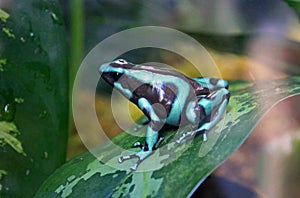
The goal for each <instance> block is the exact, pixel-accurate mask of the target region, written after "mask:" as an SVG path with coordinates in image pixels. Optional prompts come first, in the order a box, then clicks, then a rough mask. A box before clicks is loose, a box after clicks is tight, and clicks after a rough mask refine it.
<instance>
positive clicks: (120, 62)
mask: <svg viewBox="0 0 300 198" xmlns="http://www.w3.org/2000/svg"><path fill="white" fill-rule="evenodd" d="M115 63H117V64H120V65H125V64H128V63H127V61H126V60H124V59H118V60H116V61H115Z"/></svg>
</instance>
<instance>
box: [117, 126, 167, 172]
mask: <svg viewBox="0 0 300 198" xmlns="http://www.w3.org/2000/svg"><path fill="white" fill-rule="evenodd" d="M151 125H152V122H150V123H149V125H148V127H147V132H146V142H145V145H144V146H142V144H141V143H140V142H136V143H135V144H134V146H135V147H140V148H141V151H139V152H137V153H134V154H131V155H127V156H122V157H120V158H119V163H122V162H124V161H125V160H129V159H133V158H137V159H138V161H137V162H136V163H135V164H134V165H133V166H131V167H130V169H131V170H132V171H135V170H136V169H137V167H138V166H139V164H140V163H142V162H143V161H144V160H145V159H146V158H147V157H149V156H150V155H152V154H153V152H154V150H155V149H156V148H157V147H158V145H159V144H160V143H161V141H162V140H163V138H161V137H159V132H158V131H156V130H154V128H155V127H153V126H151Z"/></svg>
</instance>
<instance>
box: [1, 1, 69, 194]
mask: <svg viewBox="0 0 300 198" xmlns="http://www.w3.org/2000/svg"><path fill="white" fill-rule="evenodd" d="M8 2H9V3H8ZM0 4H1V10H0V26H1V28H0V139H2V144H0V170H2V171H5V173H6V174H2V177H1V178H0V184H1V185H2V188H1V189H0V197H32V196H33V194H34V193H35V192H36V191H37V189H38V188H39V186H40V185H41V183H42V181H44V180H45V178H47V177H48V176H49V175H50V174H51V173H52V172H53V171H54V170H55V169H56V168H57V167H59V166H60V165H61V164H62V163H64V162H65V153H66V144H67V134H68V92H67V88H68V79H67V76H68V73H67V61H66V59H67V56H66V41H65V29H64V26H63V23H62V22H63V21H62V16H61V11H60V7H59V4H58V1H56V0H50V1H40V0H25V1H7V3H4V4H2V3H0ZM4 123H5V125H4ZM1 130H2V131H1ZM16 132H18V134H16ZM0 143H1V141H0ZM16 151H17V152H16ZM24 153H26V155H25V154H24Z"/></svg>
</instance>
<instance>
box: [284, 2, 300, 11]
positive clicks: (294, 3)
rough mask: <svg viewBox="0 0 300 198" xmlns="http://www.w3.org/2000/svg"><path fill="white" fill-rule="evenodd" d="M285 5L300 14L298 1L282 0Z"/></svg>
mask: <svg viewBox="0 0 300 198" xmlns="http://www.w3.org/2000/svg"><path fill="white" fill-rule="evenodd" d="M284 1H285V2H286V3H287V4H289V5H290V6H291V7H292V8H294V9H295V11H296V12H297V13H298V14H300V1H299V0H284Z"/></svg>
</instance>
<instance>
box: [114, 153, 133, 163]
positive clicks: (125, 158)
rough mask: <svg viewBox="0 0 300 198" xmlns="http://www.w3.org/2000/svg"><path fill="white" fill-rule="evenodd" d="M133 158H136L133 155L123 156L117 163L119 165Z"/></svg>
mask: <svg viewBox="0 0 300 198" xmlns="http://www.w3.org/2000/svg"><path fill="white" fill-rule="evenodd" d="M135 157H137V156H136V155H135V154H132V155H124V156H121V157H119V159H118V161H119V163H123V162H124V161H126V160H129V159H132V158H135Z"/></svg>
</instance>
